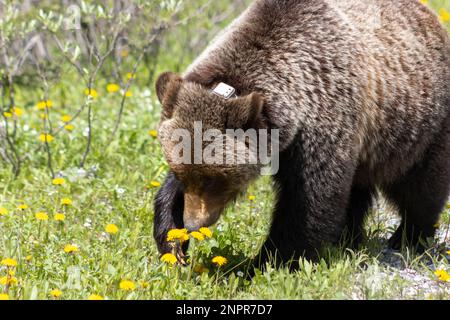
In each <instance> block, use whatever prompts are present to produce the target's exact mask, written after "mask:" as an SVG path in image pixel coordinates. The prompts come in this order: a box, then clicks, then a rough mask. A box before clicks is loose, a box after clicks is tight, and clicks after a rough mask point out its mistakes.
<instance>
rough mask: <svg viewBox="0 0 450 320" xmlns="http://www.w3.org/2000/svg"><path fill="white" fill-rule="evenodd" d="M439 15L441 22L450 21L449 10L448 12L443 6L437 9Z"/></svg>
mask: <svg viewBox="0 0 450 320" xmlns="http://www.w3.org/2000/svg"><path fill="white" fill-rule="evenodd" d="M439 17H440V18H441V21H442V22H443V23H447V22H450V12H448V11H447V9H445V8H441V10H439Z"/></svg>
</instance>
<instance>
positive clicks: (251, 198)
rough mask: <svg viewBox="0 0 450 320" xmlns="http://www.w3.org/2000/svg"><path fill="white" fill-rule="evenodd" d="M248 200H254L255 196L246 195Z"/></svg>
mask: <svg viewBox="0 0 450 320" xmlns="http://www.w3.org/2000/svg"><path fill="white" fill-rule="evenodd" d="M248 200H249V201H255V200H256V196H254V195H249V196H248Z"/></svg>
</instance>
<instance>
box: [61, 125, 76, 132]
mask: <svg viewBox="0 0 450 320" xmlns="http://www.w3.org/2000/svg"><path fill="white" fill-rule="evenodd" d="M64 129H66V131H73V130H74V129H75V126H74V125H73V124H66V125H65V126H64Z"/></svg>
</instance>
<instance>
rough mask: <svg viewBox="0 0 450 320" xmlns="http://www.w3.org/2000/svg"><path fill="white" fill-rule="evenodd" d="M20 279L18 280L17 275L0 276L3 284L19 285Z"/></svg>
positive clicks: (0, 281)
mask: <svg viewBox="0 0 450 320" xmlns="http://www.w3.org/2000/svg"><path fill="white" fill-rule="evenodd" d="M18 282H19V281H18V280H17V278H16V277H12V276H9V275H8V276H4V277H1V278H0V284H1V285H2V286H15V285H17V283H18Z"/></svg>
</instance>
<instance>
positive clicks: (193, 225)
mask: <svg viewBox="0 0 450 320" xmlns="http://www.w3.org/2000/svg"><path fill="white" fill-rule="evenodd" d="M184 227H185V228H186V229H187V231H188V232H192V231H197V230H198V229H200V228H201V227H202V225H200V224H198V223H195V222H193V223H191V222H185V223H184Z"/></svg>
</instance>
